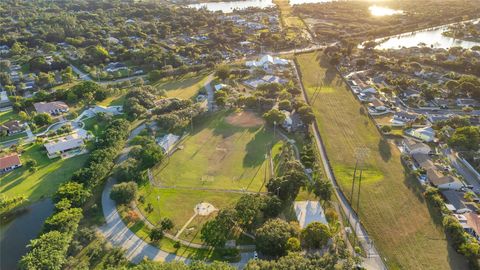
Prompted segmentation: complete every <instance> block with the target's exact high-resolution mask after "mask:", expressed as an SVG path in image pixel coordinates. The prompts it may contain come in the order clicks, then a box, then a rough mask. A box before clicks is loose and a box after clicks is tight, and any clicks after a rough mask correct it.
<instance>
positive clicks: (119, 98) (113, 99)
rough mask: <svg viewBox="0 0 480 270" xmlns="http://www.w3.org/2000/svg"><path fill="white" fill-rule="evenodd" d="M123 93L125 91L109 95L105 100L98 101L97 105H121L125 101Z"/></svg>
mask: <svg viewBox="0 0 480 270" xmlns="http://www.w3.org/2000/svg"><path fill="white" fill-rule="evenodd" d="M125 95H126V93H121V94H117V95H112V96H109V97H107V98H106V99H105V100H102V101H100V102H99V103H98V104H97V105H100V106H106V107H108V106H119V105H123V103H124V102H125Z"/></svg>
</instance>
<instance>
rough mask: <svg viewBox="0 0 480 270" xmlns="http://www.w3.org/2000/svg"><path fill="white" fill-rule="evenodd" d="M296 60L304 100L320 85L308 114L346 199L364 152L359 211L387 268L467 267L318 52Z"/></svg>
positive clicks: (394, 153) (390, 151) (392, 152)
mask: <svg viewBox="0 0 480 270" xmlns="http://www.w3.org/2000/svg"><path fill="white" fill-rule="evenodd" d="M297 60H298V63H299V64H300V71H301V73H302V81H303V84H304V86H305V88H306V91H307V93H308V95H309V98H310V99H312V95H313V93H314V91H315V89H316V87H317V82H319V84H320V90H319V92H318V96H317V97H316V98H315V100H314V104H313V107H314V112H315V115H316V118H317V123H318V126H319V129H320V133H321V135H322V139H323V141H324V143H325V146H326V150H327V154H328V157H329V160H330V163H331V165H332V167H333V171H334V174H335V176H336V178H337V181H338V182H339V184H340V186H341V188H342V190H343V192H344V193H345V194H347V197H348V198H349V194H350V190H351V181H352V180H351V179H352V176H353V169H354V166H355V155H354V153H355V151H356V150H357V149H359V148H368V157H366V158H365V165H364V166H363V167H364V169H365V170H364V172H363V178H362V190H361V201H360V211H359V213H360V217H361V220H362V222H363V224H364V225H365V228H366V230H367V231H368V233H369V234H370V235H371V236H372V238H373V239H374V240H375V241H376V242H375V244H376V245H377V247H378V249H379V251H380V253H381V254H382V257H385V258H386V263H387V265H388V267H389V268H390V269H467V268H468V267H467V265H466V261H465V260H464V258H463V257H461V256H460V255H458V254H457V253H456V252H455V251H454V250H453V249H452V248H451V246H450V245H449V243H448V242H447V240H446V239H445V233H444V232H443V229H442V226H441V219H440V217H439V216H438V215H437V213H436V210H434V209H433V210H431V209H430V208H429V207H428V206H427V204H426V202H425V200H424V197H423V195H422V193H421V192H422V191H421V187H420V186H419V184H418V182H417V181H416V180H415V179H412V178H410V177H408V174H407V172H406V171H405V170H404V168H403V166H402V164H401V161H400V153H399V151H398V149H397V148H396V147H395V146H393V145H391V144H390V143H389V142H388V141H386V140H385V139H383V138H382V136H381V135H380V134H379V132H378V131H377V129H376V128H375V126H374V124H373V122H372V121H371V120H370V119H369V118H368V116H367V115H366V112H365V109H364V108H363V107H362V106H361V105H360V103H359V102H358V101H357V100H356V99H355V98H354V96H353V95H352V93H351V92H350V91H349V90H348V89H347V87H346V85H345V83H344V82H343V81H342V79H341V78H340V77H339V76H338V74H337V72H336V71H335V70H334V69H333V68H332V67H331V66H329V64H328V60H326V59H324V57H323V54H322V53H318V52H316V53H308V54H301V55H298V56H297ZM318 78H319V79H320V80H318ZM355 205H356V200H355Z"/></svg>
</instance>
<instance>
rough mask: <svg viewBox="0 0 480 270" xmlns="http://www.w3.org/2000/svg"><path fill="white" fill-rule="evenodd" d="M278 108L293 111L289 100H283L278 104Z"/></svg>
mask: <svg viewBox="0 0 480 270" xmlns="http://www.w3.org/2000/svg"><path fill="white" fill-rule="evenodd" d="M278 108H279V109H280V110H285V111H291V110H292V103H291V102H290V101H289V100H282V101H280V102H279V103H278Z"/></svg>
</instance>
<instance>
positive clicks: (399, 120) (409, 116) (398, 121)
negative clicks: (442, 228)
mask: <svg viewBox="0 0 480 270" xmlns="http://www.w3.org/2000/svg"><path fill="white" fill-rule="evenodd" d="M417 117H418V115H417V114H413V113H408V112H404V111H400V112H396V113H395V114H394V115H393V118H392V120H391V123H392V126H404V125H406V124H409V123H413V122H415V120H417Z"/></svg>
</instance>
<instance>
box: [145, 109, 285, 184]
mask: <svg viewBox="0 0 480 270" xmlns="http://www.w3.org/2000/svg"><path fill="white" fill-rule="evenodd" d="M230 113H231V112H220V113H216V114H213V115H209V116H206V117H204V118H202V119H199V120H196V123H195V124H194V126H195V130H194V132H193V134H190V135H188V136H187V137H186V138H185V140H184V141H183V142H182V143H181V145H183V149H181V150H178V151H177V152H175V153H174V154H173V155H172V156H171V157H170V158H169V159H168V160H166V161H165V162H164V163H165V165H162V166H160V167H159V168H155V169H154V170H153V175H154V177H155V180H156V181H157V183H160V184H161V185H163V186H169V187H172V186H176V187H197V188H210V189H234V190H242V189H245V190H251V191H261V190H263V189H264V183H263V182H264V180H265V176H266V179H269V177H270V176H269V174H268V170H269V168H268V163H269V162H266V160H265V154H266V153H267V148H269V147H271V146H273V145H275V144H276V143H277V142H278V139H275V138H274V137H273V133H272V131H270V130H269V129H266V128H265V127H264V126H263V124H261V125H258V126H255V127H240V126H234V125H232V124H229V123H227V122H226V118H225V117H226V116H228V115H230ZM266 172H267V175H265V174H266Z"/></svg>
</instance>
